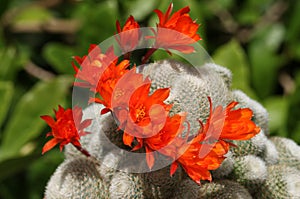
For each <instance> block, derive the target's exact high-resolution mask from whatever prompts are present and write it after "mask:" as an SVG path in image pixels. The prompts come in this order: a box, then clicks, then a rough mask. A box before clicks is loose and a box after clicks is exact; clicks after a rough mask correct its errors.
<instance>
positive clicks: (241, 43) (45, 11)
mask: <svg viewBox="0 0 300 199" xmlns="http://www.w3.org/2000/svg"><path fill="white" fill-rule="evenodd" d="M169 3H170V1H169V0H164V1H160V0H148V1H145V0H106V1H105V0H40V1H38V0H36V1H32V0H0V19H1V24H0V61H1V62H0V198H5V199H11V198H30V199H38V198H42V197H43V191H44V187H45V185H46V183H47V181H48V179H49V177H50V176H51V174H52V173H53V172H54V170H55V168H56V167H57V165H58V164H59V163H60V162H61V161H62V160H63V154H62V153H59V150H58V149H57V148H55V149H54V150H52V151H50V152H48V153H47V154H45V155H44V156H41V148H42V146H43V144H44V143H45V142H46V139H45V134H46V133H47V131H48V130H49V129H48V127H46V124H45V122H44V121H42V120H41V119H40V118H39V116H40V115H44V114H53V111H52V109H53V108H55V109H57V106H58V104H61V105H63V106H64V107H66V108H67V107H71V101H72V100H71V93H72V82H73V80H74V79H73V74H74V72H73V69H72V67H71V64H70V63H71V61H72V56H73V55H80V56H82V55H84V54H86V52H87V49H88V47H89V44H90V43H96V44H97V43H100V42H101V41H103V40H104V39H106V38H108V37H110V36H112V35H113V34H114V33H115V32H116V30H115V21H116V20H117V19H119V20H120V21H121V24H123V23H124V21H125V20H126V19H127V17H128V16H129V15H130V14H131V15H133V16H134V17H135V18H136V20H138V21H140V22H141V25H142V26H153V25H154V24H155V23H156V21H157V17H156V15H155V14H154V13H153V12H152V11H153V10H154V9H155V8H159V9H162V10H166V8H167V6H168V4H169ZM186 5H189V6H190V8H191V13H190V14H191V16H192V18H193V19H197V22H198V23H200V24H201V27H200V34H201V37H202V38H203V40H202V41H200V44H201V45H203V47H204V48H205V49H206V50H207V51H208V52H209V54H210V55H211V56H212V57H213V59H214V61H215V62H216V63H217V64H220V65H224V66H226V67H229V68H230V69H231V70H232V71H233V74H234V80H233V87H234V88H239V89H242V90H243V91H244V92H246V93H247V94H248V95H249V96H251V97H252V98H254V99H256V100H257V101H259V102H261V103H262V104H263V105H264V106H265V107H266V108H267V110H268V111H269V113H270V130H271V135H280V136H285V137H289V138H292V139H294V140H295V141H296V142H298V143H300V20H299V19H300V12H299V10H300V1H299V0H286V1H284V0H244V1H239V0H209V1H208V0H207V1H205V0H186V1H183V0H174V7H175V10H178V9H180V8H182V7H184V6H186Z"/></svg>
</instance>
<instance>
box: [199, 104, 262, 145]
mask: <svg viewBox="0 0 300 199" xmlns="http://www.w3.org/2000/svg"><path fill="white" fill-rule="evenodd" d="M208 99H209V103H210V116H209V118H208V119H207V122H206V124H205V125H203V124H202V123H201V122H200V124H201V126H202V128H201V129H200V133H202V134H203V135H205V138H204V139H205V140H206V141H209V140H210V141H212V142H214V141H216V140H248V139H250V138H252V137H254V136H255V135H256V134H258V133H259V131H260V128H259V127H258V126H256V124H255V123H254V122H253V121H252V120H251V118H252V115H253V113H252V111H251V109H249V108H239V109H237V110H232V109H233V108H234V107H235V106H236V105H237V104H238V103H237V102H231V103H230V104H229V105H228V106H227V107H226V108H225V109H224V108H223V107H222V106H221V105H220V106H217V107H216V108H214V110H212V102H211V99H210V98H208Z"/></svg>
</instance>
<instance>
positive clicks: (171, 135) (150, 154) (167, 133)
mask: <svg viewBox="0 0 300 199" xmlns="http://www.w3.org/2000/svg"><path fill="white" fill-rule="evenodd" d="M185 118H186V114H184V113H181V114H176V115H174V116H172V117H169V116H168V117H167V119H166V122H165V125H164V127H163V128H162V129H161V130H160V131H159V132H158V133H157V134H156V135H154V136H152V137H147V138H141V139H139V141H140V142H139V143H138V145H137V146H135V147H134V148H133V150H138V149H140V148H141V147H142V146H145V149H146V161H147V164H148V167H149V168H150V169H151V168H152V167H153V165H154V162H155V159H154V152H155V151H158V152H161V151H162V153H163V152H164V151H163V150H164V148H165V147H166V148H167V147H168V148H170V147H171V146H170V144H171V143H172V142H173V140H174V139H175V138H176V137H177V136H178V135H179V134H180V133H181V132H182V131H183V130H184V126H183V123H184V122H185Z"/></svg>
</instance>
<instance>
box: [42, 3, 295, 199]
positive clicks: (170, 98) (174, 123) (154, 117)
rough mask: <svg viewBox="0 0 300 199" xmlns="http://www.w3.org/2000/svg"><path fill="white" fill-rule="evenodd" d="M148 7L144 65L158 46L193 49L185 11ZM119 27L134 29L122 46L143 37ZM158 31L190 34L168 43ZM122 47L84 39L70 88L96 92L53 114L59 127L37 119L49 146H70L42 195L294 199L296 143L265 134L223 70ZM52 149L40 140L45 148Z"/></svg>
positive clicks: (260, 115)
mask: <svg viewBox="0 0 300 199" xmlns="http://www.w3.org/2000/svg"><path fill="white" fill-rule="evenodd" d="M155 12H156V13H157V14H158V17H159V20H160V22H159V24H158V25H157V28H158V30H157V31H154V34H155V36H150V37H148V39H155V42H154V44H153V48H151V49H150V50H149V51H148V52H147V53H146V55H145V56H144V57H143V58H142V60H141V62H142V63H145V62H147V61H148V60H149V57H150V56H151V55H152V54H153V53H154V51H155V50H156V49H157V48H158V47H161V48H164V49H166V50H168V51H169V49H175V50H178V51H181V52H183V53H191V52H193V50H194V47H193V46H190V44H192V43H194V42H196V41H198V40H200V36H199V35H197V34H196V31H197V29H198V27H199V25H197V24H196V23H195V22H194V21H192V20H191V18H190V16H189V15H188V12H189V8H183V9H181V10H179V11H178V12H176V13H174V14H173V15H171V12H172V5H170V6H169V8H168V10H167V12H166V13H165V14H163V13H162V12H161V11H158V10H156V11H155ZM125 26H126V28H123V29H122V28H121V26H120V23H117V29H118V32H119V33H122V32H123V31H125V30H126V31H128V29H129V30H130V29H132V30H135V31H129V32H126V31H125V32H124V33H126V34H124V35H123V36H122V35H120V36H119V37H117V41H118V44H119V45H120V48H121V50H122V51H126V49H127V50H128V48H130V50H132V49H131V48H133V47H134V46H136V45H138V42H137V41H135V43H134V44H132V45H129V43H128V42H127V41H125V40H126V38H127V39H128V38H129V36H128V34H130V33H132V34H134V36H135V37H134V38H135V40H137V39H138V38H139V34H140V33H139V32H137V31H136V29H137V27H139V26H138V24H137V23H136V22H135V20H134V18H133V17H130V18H129V19H128V20H127V22H126V23H125ZM160 27H163V28H164V31H165V29H171V30H172V31H173V30H176V31H178V32H179V33H181V34H185V35H187V36H189V37H190V39H189V40H185V39H184V38H182V37H179V38H178V40H176V41H174V39H170V38H168V37H166V36H167V35H165V32H164V31H161V30H160V29H159V28H160ZM188 28H190V29H188ZM181 36H182V35H181ZM191 39H192V40H193V41H192V40H191ZM172 42H173V43H172ZM123 45H125V46H123ZM124 53H125V54H124V60H118V58H116V56H115V55H114V54H113V48H112V47H111V48H108V50H107V52H106V53H103V52H102V50H101V49H100V48H99V47H98V46H95V45H91V47H90V49H89V55H88V56H84V57H82V58H80V57H75V60H76V62H77V64H79V65H80V67H78V65H77V64H75V63H73V67H74V70H75V73H76V77H77V78H78V79H79V81H77V82H75V84H74V85H75V86H80V87H84V88H88V89H89V90H90V92H91V93H92V94H94V97H91V98H90V100H89V102H90V104H89V106H88V107H87V108H86V109H84V110H83V113H81V109H79V108H75V109H68V110H67V111H66V112H68V114H56V119H57V121H56V123H57V125H56V123H55V121H54V120H53V119H52V118H51V117H50V116H43V117H42V118H43V119H44V120H46V122H47V123H48V124H49V126H50V127H51V128H52V131H51V132H52V133H51V134H49V135H52V136H53V137H54V138H53V139H54V140H55V144H58V143H59V144H60V146H61V148H62V147H64V146H65V145H66V144H68V143H71V144H72V145H66V146H65V151H64V153H65V157H66V159H65V161H64V162H63V163H62V164H61V165H60V166H59V167H58V168H57V170H56V171H55V173H54V174H53V175H52V177H51V178H50V180H49V182H48V184H47V187H46V191H45V198H46V199H52V198H53V199H54V198H55V199H56V198H113V199H115V198H162V199H164V198H220V199H223V198H224V199H225V198H244V199H246V198H297V197H300V188H299V186H300V185H299V184H300V181H299V179H300V178H299V176H300V171H299V162H300V158H299V154H295V153H294V151H299V149H300V147H299V146H298V145H297V144H295V143H294V142H292V141H290V140H288V139H285V138H277V137H275V138H272V137H271V138H270V137H269V135H268V131H269V129H268V114H267V111H266V110H265V109H264V108H263V107H262V106H261V105H260V104H259V103H258V102H256V101H254V100H252V99H250V98H249V97H248V96H247V95H246V94H244V93H243V92H242V91H236V90H231V80H232V79H231V78H232V74H231V72H230V71H229V70H228V69H226V68H224V67H222V66H218V65H215V64H212V63H210V64H205V65H204V66H198V67H197V68H192V67H191V66H188V65H186V64H183V63H180V62H177V61H174V60H162V61H158V62H154V63H147V64H144V66H143V67H140V68H139V67H135V66H133V65H131V64H130V60H127V59H126V58H128V57H130V52H124ZM131 66H132V67H131ZM63 111H64V110H63V109H62V108H61V107H60V109H59V111H58V112H63ZM58 112H57V113H58ZM72 112H73V114H74V120H75V122H72V120H70V118H69V115H70V114H71V113H72ZM66 115H67V116H68V117H67V116H66ZM75 116H77V117H75ZM75 118H76V119H75ZM78 118H80V119H81V120H82V122H81V121H78ZM64 121H65V123H64V124H62V123H61V122H64ZM54 123H55V125H54ZM58 124H59V125H60V126H62V127H64V128H63V130H59V126H58ZM76 125H77V126H76ZM75 126H76V127H77V129H76V128H75ZM70 127H72V128H70ZM73 127H74V128H73ZM87 132H90V133H87ZM80 136H81V137H80ZM61 137H63V139H58V138H61ZM79 139H80V142H79ZM52 147H54V144H53V145H51V147H49V146H47V144H46V149H45V150H44V151H43V153H44V152H46V151H48V150H50V148H52ZM208 181H210V182H208Z"/></svg>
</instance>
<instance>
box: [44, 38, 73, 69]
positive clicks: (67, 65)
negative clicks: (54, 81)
mask: <svg viewBox="0 0 300 199" xmlns="http://www.w3.org/2000/svg"><path fill="white" fill-rule="evenodd" d="M74 54H75V51H74V50H73V49H72V48H71V47H69V46H66V45H63V44H60V43H49V44H47V45H46V46H45V48H44V50H43V56H44V57H45V59H46V60H47V62H48V63H49V64H50V65H51V66H52V67H53V68H54V69H55V70H56V71H57V72H59V73H63V74H74V70H73V69H72V67H71V61H72V59H71V58H72V56H74Z"/></svg>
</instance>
